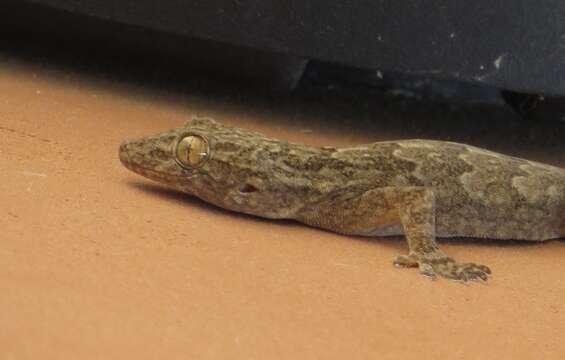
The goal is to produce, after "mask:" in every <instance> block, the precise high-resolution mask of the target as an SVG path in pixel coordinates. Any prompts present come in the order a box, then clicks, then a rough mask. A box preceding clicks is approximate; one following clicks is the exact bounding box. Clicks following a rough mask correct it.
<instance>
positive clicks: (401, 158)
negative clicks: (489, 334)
mask: <svg viewBox="0 0 565 360" xmlns="http://www.w3.org/2000/svg"><path fill="white" fill-rule="evenodd" d="M119 157H120V160H121V162H122V163H123V164H124V165H125V166H126V167H127V168H128V169H130V170H132V171H134V172H136V173H138V174H141V175H143V176H145V177H147V178H149V179H152V180H156V181H158V182H160V183H163V184H166V185H168V186H170V187H173V188H175V189H178V190H180V191H183V192H186V193H188V194H191V195H194V196H197V197H199V198H201V199H202V200H204V201H206V202H209V203H211V204H214V205H217V206H220V207H222V208H225V209H229V210H232V211H237V212H242V213H247V214H252V215H256V216H261V217H265V218H270V219H294V220H297V221H299V222H302V223H305V224H307V225H310V226H315V227H319V228H323V229H327V230H331V231H334V232H337V233H341V234H349V235H360V236H375V237H378V236H389V235H405V237H406V240H407V243H408V249H409V252H408V254H407V255H402V256H399V257H397V258H396V260H395V261H394V263H395V265H397V266H403V267H418V268H419V270H420V272H421V273H422V274H424V275H428V276H432V277H434V276H436V275H440V276H443V277H446V278H449V279H453V280H460V281H467V280H478V279H482V280H486V279H487V277H488V275H489V274H490V269H489V268H488V267H487V266H484V265H478V264H474V263H460V262H457V261H455V260H454V259H452V258H451V257H449V256H447V255H446V254H445V253H444V252H443V251H442V250H441V249H440V248H439V246H438V244H437V242H436V236H437V237H473V238H491V239H514V240H530V241H542V240H548V239H553V238H561V237H565V169H561V168H558V167H553V166H549V165H545V164H541V163H537V162H533V161H528V160H524V159H519V158H515V157H510V156H506V155H502V154H498V153H495V152H491V151H487V150H484V149H480V148H477V147H473V146H469V145H464V144H459V143H453V142H444V141H432V140H401V141H384V142H376V143H372V144H367V145H359V146H354V147H347V148H334V147H322V148H315V147H310V146H305V145H299V144H292V143H288V142H285V141H279V140H275V139H270V138H267V137H265V136H263V135H261V134H259V133H256V132H252V131H247V130H243V129H238V128H235V127H230V126H226V125H222V124H220V123H218V122H216V121H214V120H211V119H207V118H193V119H192V120H191V121H189V122H187V123H186V124H185V125H184V126H183V127H181V128H178V129H173V130H170V131H167V132H164V133H161V134H158V135H155V136H150V137H145V138H142V139H139V140H128V141H124V142H123V143H122V144H121V146H120V149H119Z"/></svg>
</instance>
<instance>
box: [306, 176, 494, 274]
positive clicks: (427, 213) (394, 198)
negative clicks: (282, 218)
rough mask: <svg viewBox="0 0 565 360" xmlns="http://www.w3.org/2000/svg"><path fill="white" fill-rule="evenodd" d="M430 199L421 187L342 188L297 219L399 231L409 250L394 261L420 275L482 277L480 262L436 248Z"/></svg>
mask: <svg viewBox="0 0 565 360" xmlns="http://www.w3.org/2000/svg"><path fill="white" fill-rule="evenodd" d="M435 216H436V214H435V201H434V192H433V190H431V189H429V188H426V187H414V186H406V187H384V188H376V189H371V190H368V191H364V192H361V193H355V192H348V191H344V192H342V193H339V194H333V195H332V196H330V197H328V198H327V199H325V200H324V201H322V202H320V203H318V204H316V205H313V206H308V207H307V208H306V209H304V210H303V212H302V213H301V215H300V216H299V218H298V219H299V220H300V221H302V222H304V223H306V224H309V225H312V226H317V227H321V228H324V229H329V230H332V231H335V232H338V233H342V234H351V235H363V236H386V235H400V234H402V233H404V235H405V236H406V240H407V242H408V249H409V253H408V255H405V256H399V257H397V258H396V260H395V261H394V264H395V265H397V266H402V267H418V268H419V269H420V272H421V273H422V274H424V275H427V276H430V277H435V276H437V275H439V276H443V277H446V278H449V279H452V280H458V281H468V280H477V279H482V280H486V279H487V277H488V274H490V269H489V268H488V267H486V266H484V265H476V264H473V263H458V262H456V261H455V260H453V259H452V258H450V257H449V256H447V255H446V254H445V253H444V252H443V251H441V250H440V249H439V246H438V244H437V243H436V240H435Z"/></svg>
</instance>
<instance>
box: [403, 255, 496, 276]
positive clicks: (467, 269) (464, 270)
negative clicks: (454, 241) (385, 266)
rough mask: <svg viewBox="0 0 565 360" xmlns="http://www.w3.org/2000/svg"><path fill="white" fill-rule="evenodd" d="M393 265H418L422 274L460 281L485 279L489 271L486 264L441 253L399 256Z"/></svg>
mask: <svg viewBox="0 0 565 360" xmlns="http://www.w3.org/2000/svg"><path fill="white" fill-rule="evenodd" d="M394 265H395V266H399V267H418V268H419V269H420V273H421V274H422V275H425V276H429V277H431V278H435V277H436V276H438V275H439V276H443V277H445V278H447V279H450V280H454V281H462V282H467V281H470V280H473V281H475V280H482V281H487V279H488V275H489V274H490V273H491V271H490V269H489V268H488V266H485V265H478V264H474V263H463V264H462V263H458V262H456V261H455V260H453V259H452V258H450V257H448V256H447V255H444V254H443V253H441V254H437V253H431V254H424V255H417V254H410V255H408V256H399V257H397V258H396V260H395V261H394Z"/></svg>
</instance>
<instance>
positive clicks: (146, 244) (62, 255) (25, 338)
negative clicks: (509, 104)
mask: <svg viewBox="0 0 565 360" xmlns="http://www.w3.org/2000/svg"><path fill="white" fill-rule="evenodd" d="M0 94H1V95H0V165H1V169H0V358H3V359H94V358H103V359H123V358H135V359H181V358H182V359H191V358H192V359H283V358H284V359H314V358H319V359H361V358H365V359H366V358H375V359H376V358H378V359H423V358H433V359H442V358H452V359H479V358H481V359H487V358H497V359H498V358H500V359H502V358H506V359H528V358H529V359H531V358H540V359H541V358H544V359H549V358H563V356H564V355H565V341H564V335H565V241H553V242H549V243H545V244H539V245H521V244H517V243H510V244H508V243H500V242H494V243H493V242H480V241H478V242H467V241H464V242H458V241H450V242H447V243H446V242H443V243H444V244H443V248H444V250H446V251H447V252H449V253H450V254H451V255H453V256H454V257H456V258H459V259H462V260H467V261H476V262H480V263H484V264H488V265H489V266H490V267H491V268H492V270H493V272H494V275H493V277H492V279H491V281H490V282H489V283H488V284H487V285H481V284H472V285H470V286H464V285H460V284H456V283H452V282H449V281H445V280H438V281H430V280H428V279H426V278H423V277H421V276H419V275H418V274H417V272H416V270H413V269H411V270H402V269H396V268H394V267H393V266H392V265H391V262H392V259H393V258H394V257H395V256H396V255H397V254H400V253H403V252H405V244H404V242H403V241H402V240H401V239H398V238H396V239H375V240H371V241H368V240H363V239H359V238H353V237H346V236H339V235H336V234H333V233H329V232H324V231H320V230H316V229H312V228H308V227H306V226H302V225H299V224H295V223H291V222H274V221H266V220H261V219H257V218H253V217H249V216H242V215H237V214H233V213H229V212H226V211H222V210H219V209H216V208H214V207H211V206H208V205H206V204H204V203H202V202H200V201H198V200H195V199H192V198H189V197H187V196H184V195H181V194H177V193H175V192H171V191H169V190H165V189H163V188H161V187H159V186H158V185H155V184H152V183H150V182H149V181H147V180H145V179H142V178H140V177H138V176H137V175H135V174H133V173H131V172H128V171H127V170H126V169H124V168H123V167H122V166H121V165H120V163H119V161H118V158H117V147H118V145H119V143H120V142H121V141H122V139H124V138H127V137H136V136H143V135H146V134H152V133H155V132H158V131H162V130H165V129H168V128H170V127H176V126H179V125H180V124H182V123H183V122H184V121H185V120H186V119H188V118H189V117H190V116H191V115H192V114H199V115H207V116H211V117H215V118H216V119H218V120H220V121H223V122H225V123H230V124H234V125H240V126H243V127H247V128H250V129H255V130H259V131H262V132H264V133H267V134H268V135H271V136H275V137H279V138H283V139H288V140H292V141H296V142H306V143H310V144H315V145H329V144H332V145H346V144H354V143H361V142H368V141H373V140H379V139H384V138H390V137H405V138H406V137H417V136H425V137H434V134H437V136H435V138H441V139H447V138H449V139H455V140H465V141H466V142H470V143H473V144H477V145H486V146H489V147H490V148H492V149H495V150H507V152H511V153H515V154H519V155H522V156H529V157H530V158H533V159H537V160H547V161H548V162H551V163H553V164H557V165H559V164H560V165H561V166H565V145H559V144H557V141H556V140H554V138H553V137H554V136H557V135H555V134H553V133H552V132H551V131H550V132H548V135H543V133H537V132H536V131H538V130H536V129H534V130H528V131H531V132H532V133H533V134H534V135H535V136H536V138H539V137H540V136H541V137H542V138H543V139H544V140H543V141H539V142H538V143H547V147H546V148H544V147H539V146H537V145H536V146H534V145H532V144H533V143H532V142H528V141H529V140H528V139H530V137H528V136H526V135H524V134H521V133H519V132H518V135H519V136H518V135H516V131H519V130H516V128H511V129H510V130H507V131H505V130H504V129H505V127H504V125H498V123H497V122H496V120H492V121H491V120H489V121H486V120H485V121H486V123H485V124H484V127H483V130H480V129H479V130H473V128H472V126H474V125H475V124H474V123H473V122H472V119H469V118H466V117H465V116H462V119H458V118H457V117H456V116H455V115H453V116H454V118H452V119H447V120H446V119H444V118H443V115H441V114H439V113H438V112H436V113H434V114H432V115H427V116H428V117H427V118H426V114H425V111H420V112H418V111H416V112H409V111H406V112H404V113H403V112H402V111H401V112H400V114H398V112H397V113H396V115H394V114H393V113H392V112H391V110H390V108H387V107H384V106H382V104H379V102H378V101H373V100H371V99H370V98H366V99H364V100H363V99H362V100H359V101H358V102H356V101H357V100H351V99H350V100H344V101H343V102H342V103H339V102H338V103H336V102H334V101H328V102H327V103H324V100H320V99H317V100H315V99H314V100H301V99H300V98H297V97H290V98H287V99H286V100H284V99H283V100H272V99H271V100H269V98H268V97H261V96H257V97H256V98H253V95H252V94H248V93H246V94H244V95H243V96H237V94H235V95H234V92H233V90H232V92H231V93H230V92H222V91H221V90H217V91H197V90H195V89H194V88H190V86H187V88H185V89H184V90H178V89H177V90H174V89H167V88H163V87H152V86H150V85H147V84H145V85H144V84H143V83H133V82H128V81H126V80H117V79H114V78H112V77H111V76H110V77H103V79H101V78H98V77H97V76H96V74H92V73H89V74H83V73H81V72H80V71H79V72H77V71H75V70H73V69H69V68H65V67H64V66H63V67H57V66H52V65H45V64H42V63H34V62H33V61H32V62H29V61H23V62H22V61H19V60H18V59H13V58H0ZM257 99H259V100H257ZM379 106H381V107H379ZM490 111H492V112H493V114H494V115H489V114H490ZM444 112H446V113H447V115H446V116H451V115H449V114H451V113H450V112H449V111H447V110H446V111H444ZM438 114H439V115H438ZM499 115H500V116H501V117H502V118H503V119H502V120H500V121H502V122H503V123H502V124H504V121H510V120H508V119H506V117H512V115H511V114H509V113H506V112H502V113H500V114H499V113H498V110H494V109H490V110H489V109H483V110H481V111H475V113H474V115H473V116H474V117H476V118H477V119H478V120H477V122H479V120H480V121H483V120H481V119H482V118H483V117H486V118H489V116H491V117H493V118H496V117H497V116H499ZM406 118H408V120H406ZM434 118H435V119H434ZM420 119H421V120H420ZM324 121H326V122H324ZM347 121H350V122H347ZM420 121H421V122H420ZM457 121H461V124H457ZM398 124H400V125H398ZM402 124H404V125H402ZM419 124H420V125H419ZM479 125H480V124H479ZM434 129H435V130H434ZM456 129H460V130H459V131H457V130H456ZM489 129H494V130H492V131H491V130H489ZM501 129H502V130H501ZM434 131H436V132H435V133H434ZM540 131H541V130H540ZM469 134H471V135H469ZM540 134H541V135H540ZM473 136H474V138H473ZM516 136H517V137H516ZM552 136H553V137H552ZM544 137H545V138H544ZM516 139H518V140H520V139H522V140H520V141H521V142H520V143H515V141H517V140H516ZM524 139H526V140H524ZM532 141H534V142H535V139H534V140H532ZM562 143H565V142H563V141H562ZM564 216H565V215H564Z"/></svg>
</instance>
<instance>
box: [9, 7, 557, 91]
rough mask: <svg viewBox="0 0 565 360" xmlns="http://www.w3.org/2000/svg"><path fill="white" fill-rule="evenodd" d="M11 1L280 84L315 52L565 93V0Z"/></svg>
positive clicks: (63, 28) (103, 35)
mask: <svg viewBox="0 0 565 360" xmlns="http://www.w3.org/2000/svg"><path fill="white" fill-rule="evenodd" d="M3 3H4V4H3V11H2V13H3V15H2V18H3V19H2V22H3V23H4V24H6V23H10V24H11V25H14V24H16V25H18V27H19V28H20V29H21V28H25V27H26V26H28V28H30V27H34V28H38V27H39V28H41V27H43V28H44V29H50V30H53V31H56V32H57V31H58V32H59V34H61V35H62V36H63V37H66V36H71V35H77V34H81V33H82V34H88V35H89V36H90V37H91V38H92V39H106V40H109V39H112V40H110V41H106V42H110V43H112V42H115V43H116V44H120V46H125V45H127V44H134V47H135V48H136V50H137V51H141V48H145V49H146V50H147V52H152V51H153V52H159V53H163V51H165V50H166V54H169V55H170V56H173V55H174V54H176V56H177V58H181V59H186V61H187V62H188V63H189V64H190V62H191V59H192V60H194V59H195V60H194V61H192V63H193V64H203V63H206V64H207V65H210V64H212V65H213V64H219V65H218V66H217V67H216V69H217V70H218V69H219V70H218V71H220V70H221V71H222V72H226V73H231V74H235V75H239V76H241V75H243V76H244V77H245V76H250V77H253V76H255V75H257V73H262V74H270V77H269V78H270V79H274V80H273V81H272V83H273V84H275V85H276V84H279V85H280V84H283V86H288V87H292V86H294V85H295V84H296V82H297V81H298V79H299V78H300V76H301V74H302V71H303V70H304V68H305V65H306V62H307V61H309V60H316V61H320V62H323V63H335V64H340V65H342V66H345V67H352V68H362V69H369V70H371V71H379V73H385V74H386V73H388V72H393V73H402V74H409V75H414V76H418V77H427V78H438V79H452V80H459V81H465V82H471V83H477V84H487V85H491V86H495V87H498V88H503V89H508V90H512V91H517V92H522V93H541V94H552V95H564V94H565V66H564V65H565V46H564V45H565V21H563V19H565V3H564V2H562V1H559V0H539V1H531V0H475V1H453V0H416V1H398V0H355V1H343V0H285V1H280V0H206V1H201V0H168V1H158V0H120V1H113V0H73V1H71V0H7V1H6V0H5V1H4V2H3ZM98 43H100V41H98ZM194 44H196V45H194ZM106 45H108V44H106ZM225 59H228V61H222V60H225ZM230 66H234V68H233V69H229V67H230ZM256 69H259V70H256ZM257 78H265V77H261V76H258V77H257Z"/></svg>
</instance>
